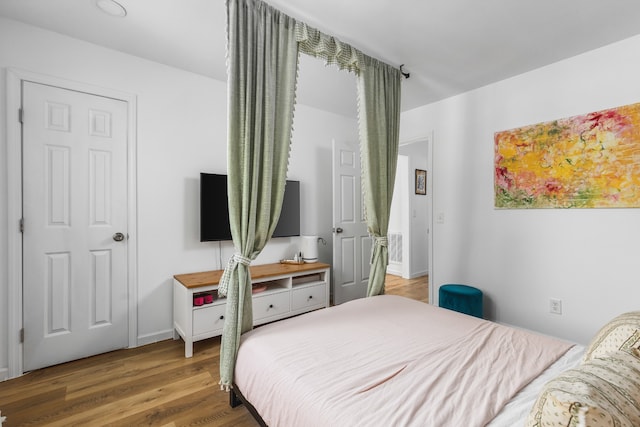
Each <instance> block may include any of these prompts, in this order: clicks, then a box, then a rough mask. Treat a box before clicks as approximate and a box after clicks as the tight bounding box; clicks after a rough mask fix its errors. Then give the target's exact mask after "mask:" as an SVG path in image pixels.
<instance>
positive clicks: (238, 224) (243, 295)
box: [219, 0, 298, 389]
mask: <svg viewBox="0 0 640 427" xmlns="http://www.w3.org/2000/svg"><path fill="white" fill-rule="evenodd" d="M227 20H228V22H227V31H228V36H227V37H228V40H227V55H228V75H229V79H228V136H227V138H228V159H227V168H228V194H229V196H228V197H229V221H230V225H231V234H232V236H233V244H234V247H235V251H236V253H235V254H234V255H233V257H232V258H231V259H230V261H229V264H228V265H227V268H226V269H225V272H224V274H223V277H222V279H221V281H220V286H219V293H220V294H221V295H226V297H227V303H226V313H225V322H224V329H223V333H222V343H221V348H220V385H221V386H222V387H223V388H226V389H228V388H229V387H230V386H231V384H232V382H233V372H234V368H235V360H236V355H237V351H238V346H239V344H240V335H241V334H242V333H244V332H246V331H248V330H250V329H251V328H252V324H253V315H252V306H251V301H252V300H251V274H250V271H249V265H250V263H251V261H252V260H254V259H255V258H256V257H257V256H258V254H260V252H261V251H262V249H263V248H264V246H265V245H266V244H267V242H268V241H269V239H270V238H271V235H272V234H273V231H274V229H275V227H276V224H277V222H278V218H279V216H280V209H281V207H282V199H283V197H284V187H285V182H286V175H287V166H288V161H289V147H290V143H291V133H292V125H293V111H294V104H295V88H296V78H297V67H298V45H297V42H296V39H295V21H294V20H292V19H291V18H289V17H288V16H286V15H284V14H282V13H280V12H279V11H278V10H276V9H274V8H272V7H270V6H268V5H267V4H265V3H263V2H261V1H258V0H228V1H227Z"/></svg>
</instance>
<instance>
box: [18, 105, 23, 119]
mask: <svg viewBox="0 0 640 427" xmlns="http://www.w3.org/2000/svg"><path fill="white" fill-rule="evenodd" d="M18 121H19V122H20V123H24V110H23V109H22V108H18Z"/></svg>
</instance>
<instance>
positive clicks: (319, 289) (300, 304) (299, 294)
mask: <svg viewBox="0 0 640 427" xmlns="http://www.w3.org/2000/svg"><path fill="white" fill-rule="evenodd" d="M326 289H327V287H326V285H325V284H320V285H315V286H308V287H306V288H302V289H294V290H293V291H291V310H292V311H296V310H300V309H303V308H308V307H315V306H318V305H321V306H323V307H324V306H325V305H326V303H327V301H326V297H327V292H326Z"/></svg>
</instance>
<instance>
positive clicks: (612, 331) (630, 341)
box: [582, 311, 640, 362]
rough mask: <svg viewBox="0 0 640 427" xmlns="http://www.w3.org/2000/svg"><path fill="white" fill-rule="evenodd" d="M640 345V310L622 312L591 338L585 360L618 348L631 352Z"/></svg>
mask: <svg viewBox="0 0 640 427" xmlns="http://www.w3.org/2000/svg"><path fill="white" fill-rule="evenodd" d="M638 346H640V311H632V312H630V313H625V314H621V315H620V316H618V317H616V318H615V319H613V320H611V321H610V322H609V323H607V324H606V325H604V326H603V327H602V328H601V329H600V331H598V333H597V334H596V336H595V337H594V338H593V339H592V340H591V343H590V344H589V347H588V348H587V351H586V353H585V354H584V358H583V359H582V360H583V362H586V361H588V360H590V359H593V358H595V357H599V356H604V355H606V354H609V353H611V352H613V351H616V350H624V351H626V352H631V351H632V349H633V348H636V349H637V348H638Z"/></svg>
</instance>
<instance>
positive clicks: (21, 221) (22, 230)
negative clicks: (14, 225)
mask: <svg viewBox="0 0 640 427" xmlns="http://www.w3.org/2000/svg"><path fill="white" fill-rule="evenodd" d="M19 227H20V232H21V233H24V218H20V225H19Z"/></svg>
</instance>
